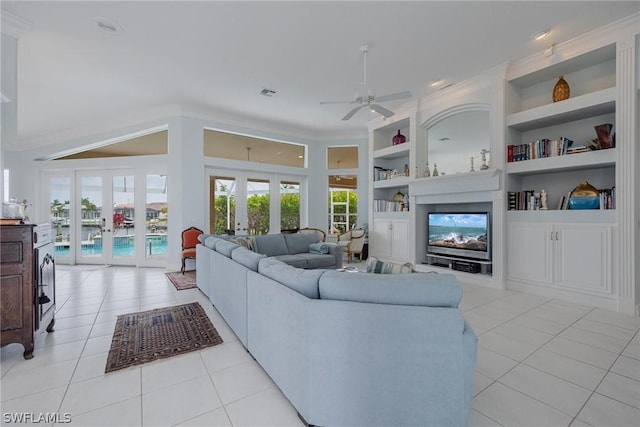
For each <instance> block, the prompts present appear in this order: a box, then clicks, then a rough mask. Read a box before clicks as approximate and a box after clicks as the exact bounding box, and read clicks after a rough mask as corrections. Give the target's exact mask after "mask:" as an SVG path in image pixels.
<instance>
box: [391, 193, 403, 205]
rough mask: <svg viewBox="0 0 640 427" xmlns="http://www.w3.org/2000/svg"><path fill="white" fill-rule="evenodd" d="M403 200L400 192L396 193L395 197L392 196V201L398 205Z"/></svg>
mask: <svg viewBox="0 0 640 427" xmlns="http://www.w3.org/2000/svg"><path fill="white" fill-rule="evenodd" d="M403 200H404V194H402V192H400V191H398V192H397V193H396V195H395V196H393V201H394V202H398V203H400V202H402V201H403Z"/></svg>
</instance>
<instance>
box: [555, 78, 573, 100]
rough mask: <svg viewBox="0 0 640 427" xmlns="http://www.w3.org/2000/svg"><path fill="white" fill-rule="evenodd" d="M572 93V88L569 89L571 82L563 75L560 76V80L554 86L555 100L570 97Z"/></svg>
mask: <svg viewBox="0 0 640 427" xmlns="http://www.w3.org/2000/svg"><path fill="white" fill-rule="evenodd" d="M570 94H571V90H570V89H569V83H567V81H566V80H565V79H564V77H563V76H560V78H559V79H558V82H557V83H556V85H555V86H554V88H553V102H558V101H564V100H565V99H569V95H570Z"/></svg>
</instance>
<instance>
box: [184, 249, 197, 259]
mask: <svg viewBox="0 0 640 427" xmlns="http://www.w3.org/2000/svg"><path fill="white" fill-rule="evenodd" d="M182 257H183V258H195V257H196V248H189V249H184V250H183V251H182Z"/></svg>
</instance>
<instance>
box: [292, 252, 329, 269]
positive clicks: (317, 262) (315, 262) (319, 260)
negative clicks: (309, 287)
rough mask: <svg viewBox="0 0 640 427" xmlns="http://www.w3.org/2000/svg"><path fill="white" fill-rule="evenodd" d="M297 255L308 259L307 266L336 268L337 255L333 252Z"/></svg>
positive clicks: (309, 267) (310, 267)
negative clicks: (332, 253)
mask: <svg viewBox="0 0 640 427" xmlns="http://www.w3.org/2000/svg"><path fill="white" fill-rule="evenodd" d="M297 256H299V257H301V258H303V259H304V260H305V261H306V263H307V264H306V267H305V268H308V269H312V268H335V266H336V257H335V256H333V255H331V254H326V255H321V254H298V255H297Z"/></svg>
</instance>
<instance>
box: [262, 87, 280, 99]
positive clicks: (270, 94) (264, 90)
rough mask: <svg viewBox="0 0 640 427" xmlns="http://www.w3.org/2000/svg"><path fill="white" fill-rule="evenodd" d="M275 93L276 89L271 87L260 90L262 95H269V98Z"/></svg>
mask: <svg viewBox="0 0 640 427" xmlns="http://www.w3.org/2000/svg"><path fill="white" fill-rule="evenodd" d="M275 94H276V91H275V90H271V89H262V90H261V91H260V95H263V96H268V97H269V98H271V97H272V96H273V95H275Z"/></svg>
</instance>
